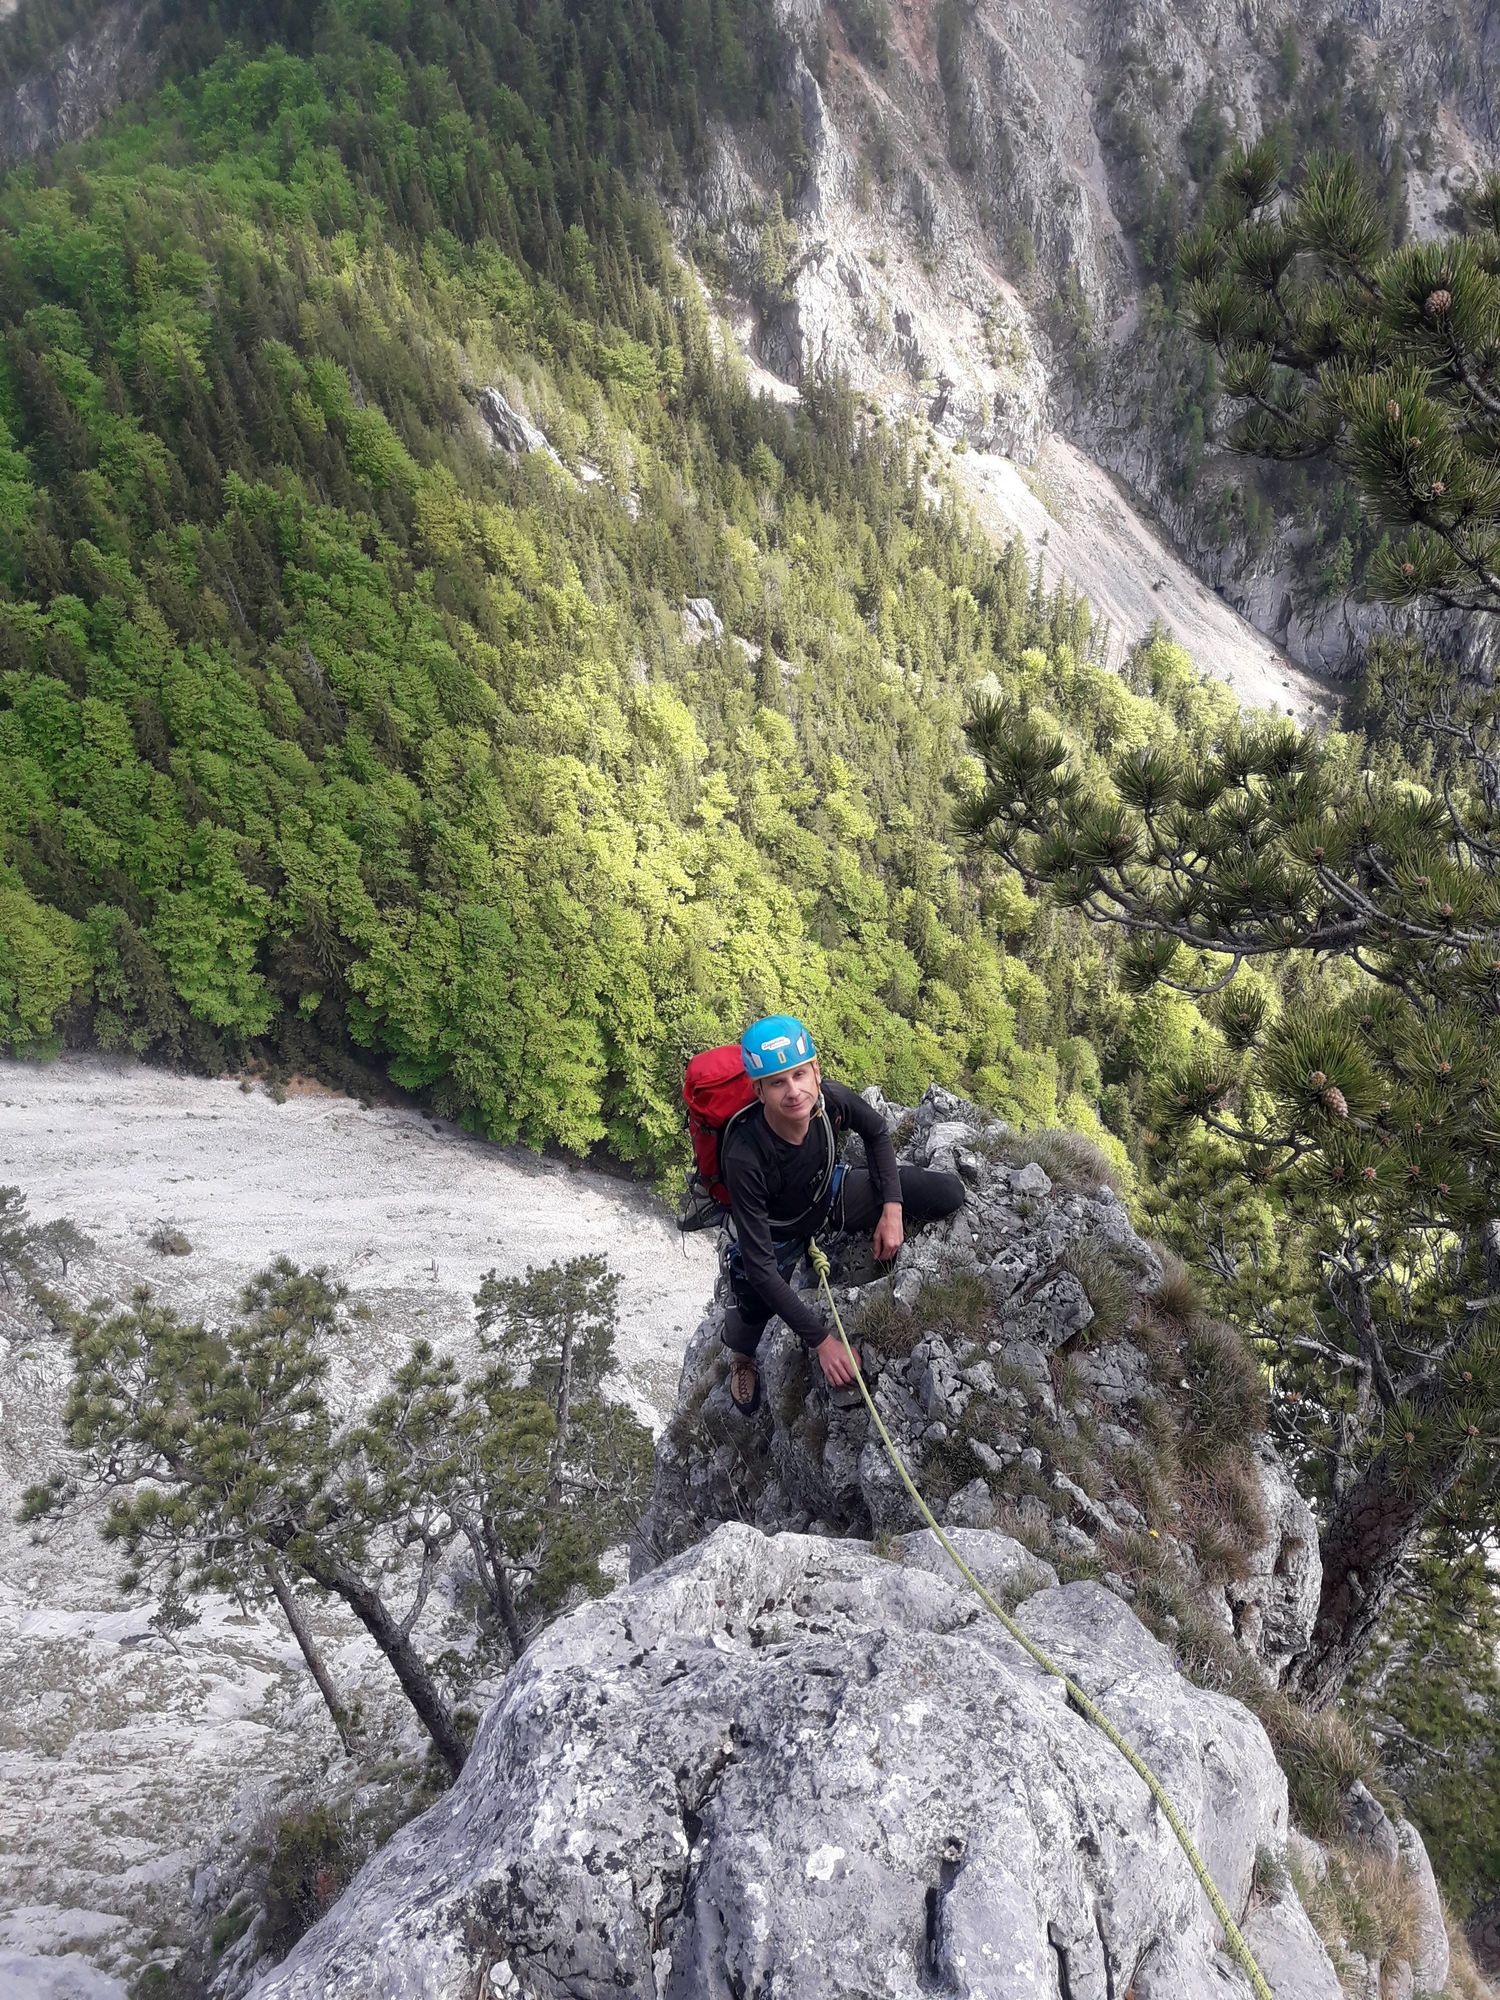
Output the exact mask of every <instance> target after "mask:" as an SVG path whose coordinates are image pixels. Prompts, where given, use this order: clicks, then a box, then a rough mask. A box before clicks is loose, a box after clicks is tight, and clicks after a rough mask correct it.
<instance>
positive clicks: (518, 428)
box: [478, 389, 562, 465]
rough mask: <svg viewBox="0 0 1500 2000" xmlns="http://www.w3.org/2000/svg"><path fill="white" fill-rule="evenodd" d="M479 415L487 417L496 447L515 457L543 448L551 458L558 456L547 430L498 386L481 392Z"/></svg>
mask: <svg viewBox="0 0 1500 2000" xmlns="http://www.w3.org/2000/svg"><path fill="white" fill-rule="evenodd" d="M478 400H479V414H480V415H481V416H482V417H483V418H484V422H485V427H486V429H487V430H488V432H489V435H490V442H491V443H492V444H493V445H494V446H495V448H496V450H498V451H503V452H506V453H508V454H509V455H510V457H512V458H524V457H525V456H526V455H527V454H528V453H530V452H533V451H540V452H543V453H545V455H546V456H547V457H548V458H551V459H556V460H557V463H558V464H559V465H561V463H562V460H561V459H560V458H558V456H557V453H556V452H555V451H554V450H553V448H552V446H551V444H550V443H549V442H548V439H547V434H546V432H545V431H543V430H540V429H538V427H537V426H536V425H535V424H534V423H533V422H532V421H531V419H530V417H528V416H527V415H526V413H525V412H524V411H523V410H518V409H517V408H516V406H515V404H514V403H512V402H510V401H509V400H508V399H507V398H506V397H505V396H503V395H502V394H501V393H500V391H499V390H498V389H481V390H480V391H479V398H478Z"/></svg>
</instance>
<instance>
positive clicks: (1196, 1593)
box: [633, 1089, 1321, 1678]
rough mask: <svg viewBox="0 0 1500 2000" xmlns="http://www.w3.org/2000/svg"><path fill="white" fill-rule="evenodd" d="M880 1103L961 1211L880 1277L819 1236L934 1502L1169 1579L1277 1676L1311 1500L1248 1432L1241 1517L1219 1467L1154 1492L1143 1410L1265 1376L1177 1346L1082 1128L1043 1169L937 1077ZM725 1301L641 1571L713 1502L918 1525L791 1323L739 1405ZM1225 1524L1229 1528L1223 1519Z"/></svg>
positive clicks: (1126, 1588)
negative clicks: (1226, 1514) (1218, 1374)
mask: <svg viewBox="0 0 1500 2000" xmlns="http://www.w3.org/2000/svg"><path fill="white" fill-rule="evenodd" d="M872 1099H873V1100H874V1101H877V1102H881V1100H879V1098H878V1094H876V1093H872ZM884 1109H885V1114H886V1118H887V1122H888V1123H889V1124H890V1125H891V1127H892V1128H893V1129H894V1131H895V1133H896V1135H897V1141H898V1154H899V1155H900V1157H902V1158H903V1159H905V1160H909V1161H911V1162H912V1163H914V1164H917V1165H922V1166H928V1167H937V1168H942V1169H945V1170H947V1171H950V1172H951V1171H957V1172H958V1173H959V1174H960V1175H961V1176H962V1177H963V1179H964V1180H965V1181H966V1183H967V1185H968V1188H969V1197H968V1201H967V1203H966V1205H965V1208H964V1209H963V1210H962V1211H960V1213H959V1214H958V1215H956V1216H955V1217H953V1218H952V1219H951V1220H950V1221H948V1222H946V1223H941V1224H937V1225H934V1226H933V1227H931V1228H929V1229H928V1230H926V1231H923V1232H920V1233H917V1234H915V1235H914V1236H913V1238H912V1239H911V1241H910V1242H909V1243H908V1245H907V1246H906V1248H905V1249H904V1250H903V1252H902V1256H901V1260H900V1263H899V1264H898V1266H897V1269H896V1274H895V1276H894V1279H887V1278H882V1279H879V1280H878V1281H876V1282H866V1283H857V1282H856V1283H849V1282H847V1280H848V1279H850V1278H854V1279H859V1278H865V1279H873V1278H874V1273H873V1270H871V1269H865V1270H863V1271H862V1270H860V1269H859V1266H860V1265H861V1263H866V1264H867V1262H868V1255H869V1246H868V1243H867V1242H865V1241H859V1242H853V1241H848V1242H842V1243H840V1242H837V1241H835V1242H832V1243H831V1244H830V1245H829V1247H830V1249H831V1251H832V1252H833V1254H834V1257H835V1262H836V1264H842V1265H843V1266H844V1273H845V1280H846V1281H845V1282H843V1283H841V1284H840V1285H839V1286H838V1287H837V1292H836V1295H837V1297H838V1300H839V1305H840V1311H841V1312H842V1314H843V1316H844V1319H845V1323H846V1325H847V1326H848V1327H849V1328H850V1330H851V1333H852V1334H853V1335H854V1337H856V1338H858V1339H859V1340H860V1341H861V1344H862V1349H863V1354H864V1360H865V1368H866V1374H867V1377H868V1378H869V1379H870V1380H871V1381H872V1383H873V1393H874V1397H875V1402H876V1406H877V1408H878V1409H879V1410H880V1413H881V1416H882V1417H883V1419H884V1421H885V1423H886V1426H887V1428H888V1429H889V1431H890V1432H891V1435H892V1437H893V1438H894V1439H895V1442H896V1445H897V1448H898V1449H899V1451H900V1452H901V1454H902V1456H903V1457H904V1458H905V1460H906V1462H907V1464H908V1465H909V1467H910V1468H911V1471H912V1474H913V1476H914V1478H915V1479H916V1481H917V1484H918V1486H919V1487H920V1488H921V1490H922V1491H923V1493H924V1494H925V1495H926V1497H927V1498H928V1500H929V1501H930V1502H931V1503H932V1504H933V1505H934V1506H935V1508H936V1509H937V1510H938V1512H939V1516H940V1518H941V1519H942V1520H943V1521H944V1522H945V1524H947V1523H953V1524H957V1525H961V1526H967V1527H987V1526H992V1525H994V1524H996V1523H997V1522H1000V1523H1001V1524H1002V1525H1009V1526H1011V1527H1014V1528H1016V1529H1017V1530H1018V1531H1020V1532H1024V1533H1026V1535H1027V1538H1028V1540H1032V1541H1035V1542H1036V1543H1037V1544H1038V1545H1039V1546H1040V1547H1042V1548H1043V1550H1044V1552H1045V1553H1047V1554H1048V1555H1050V1556H1052V1558H1053V1559H1054V1560H1057V1559H1059V1558H1066V1559H1068V1560H1070V1561H1073V1562H1075V1563H1077V1564H1078V1565H1079V1566H1080V1567H1081V1568H1084V1569H1089V1570H1092V1571H1093V1573H1095V1574H1098V1573H1100V1572H1103V1573H1106V1574H1108V1575H1109V1576H1110V1579H1111V1582H1112V1583H1113V1585H1114V1586H1115V1587H1116V1588H1118V1589H1119V1590H1120V1591H1121V1592H1122V1593H1125V1594H1127V1595H1128V1594H1131V1593H1132V1592H1133V1591H1134V1590H1135V1589H1136V1587H1137V1584H1139V1585H1140V1586H1141V1587H1149V1588H1159V1587H1160V1586H1161V1584H1162V1583H1163V1580H1164V1579H1165V1580H1171V1581H1172V1582H1173V1583H1174V1584H1175V1586H1176V1587H1178V1588H1180V1589H1183V1590H1186V1591H1187V1592H1188V1593H1189V1594H1190V1595H1191V1597H1192V1598H1193V1600H1194V1602H1195V1603H1197V1604H1198V1605H1199V1606H1200V1608H1201V1610H1202V1612H1203V1614H1204V1615H1205V1616H1207V1617H1209V1618H1211V1619H1212V1620H1213V1622H1214V1623H1215V1625H1216V1626H1217V1627H1218V1629H1219V1631H1220V1632H1221V1633H1222V1635H1223V1637H1224V1638H1225V1639H1226V1640H1235V1641H1238V1644H1239V1646H1240V1648H1241V1649H1242V1650H1243V1652H1244V1653H1245V1654H1246V1655H1247V1656H1248V1657H1250V1658H1252V1659H1254V1660H1255V1661H1257V1662H1258V1663H1259V1664H1260V1665H1261V1667H1262V1669H1263V1670H1264V1671H1265V1673H1266V1674H1267V1676H1268V1677H1271V1678H1275V1677H1276V1676H1278V1675H1279V1674H1280V1673H1281V1671H1282V1670H1283V1669H1284V1668H1285V1666H1286V1665H1287V1664H1288V1662H1289V1661H1290V1660H1291V1658H1292V1657H1293V1655H1294V1654H1296V1653H1297V1652H1298V1651H1299V1650H1300V1649H1301V1648H1302V1647H1303V1646H1304V1645H1305V1644H1306V1642H1307V1638H1308V1635H1309V1633H1310V1631H1311V1629H1312V1621H1313V1617H1314V1614H1315V1612H1316V1609H1317V1601H1318V1590H1319V1585H1320V1581H1321V1569H1320V1565H1319V1561H1318V1541H1317V1531H1316V1526H1315V1523H1314V1521H1313V1518H1312V1515H1311V1512H1310V1510H1309V1508H1308V1506H1307V1503H1306V1502H1305V1501H1304V1500H1303V1499H1302V1497H1301V1495H1300V1494H1299V1493H1298V1492H1297V1490H1296V1487H1295V1486H1294V1485H1293V1483H1292V1481H1291V1479H1290V1478H1289V1477H1288V1475H1287V1473H1286V1471H1285V1469H1284V1468H1283V1467H1282V1466H1281V1465H1280V1464H1279V1462H1278V1461H1277V1459H1276V1457H1275V1455H1274V1453H1273V1452H1272V1451H1271V1450H1270V1449H1269V1447H1268V1446H1267V1445H1266V1444H1265V1443H1264V1441H1261V1442H1260V1443H1258V1444H1255V1445H1254V1446H1253V1447H1252V1443H1251V1441H1250V1440H1248V1439H1246V1440H1244V1441H1243V1443H1242V1445H1241V1447H1240V1448H1239V1449H1238V1457H1237V1460H1236V1463H1237V1465H1238V1474H1237V1489H1236V1491H1237V1495H1238V1497H1237V1499H1236V1500H1235V1503H1234V1520H1233V1521H1232V1522H1230V1521H1227V1520H1219V1519H1218V1518H1217V1516H1216V1515H1215V1512H1214V1509H1215V1507H1216V1506H1218V1505H1220V1504H1221V1503H1222V1504H1225V1505H1227V1504H1228V1503H1227V1502H1224V1501H1223V1494H1222V1491H1221V1489H1220V1488H1218V1487H1215V1485H1214V1483H1213V1482H1212V1481H1208V1480H1206V1479H1205V1480H1203V1481H1200V1482H1198V1483H1197V1484H1196V1485H1194V1486H1193V1487H1192V1488H1191V1490H1189V1491H1188V1492H1187V1494H1186V1500H1185V1501H1184V1500H1174V1499H1173V1498H1171V1497H1170V1496H1167V1495H1164V1494H1163V1493H1162V1492H1161V1491H1160V1490H1159V1489H1158V1487H1157V1486H1156V1484H1155V1483H1154V1482H1153V1480H1152V1478H1151V1476H1150V1474H1149V1471H1148V1470H1147V1468H1146V1467H1145V1466H1144V1464H1143V1459H1142V1455H1141V1452H1140V1450H1139V1445H1140V1440H1141V1435H1142V1431H1143V1429H1144V1428H1145V1427H1146V1426H1147V1425H1148V1424H1155V1425H1158V1426H1160V1425H1162V1424H1164V1423H1173V1424H1178V1425H1181V1426H1182V1427H1184V1428H1190V1427H1191V1426H1193V1425H1195V1424H1197V1425H1199V1426H1200V1427H1201V1424H1202V1423H1203V1421H1204V1415H1203V1413H1204V1411H1205V1410H1207V1409H1208V1408H1210V1407H1211V1406H1212V1402H1213V1398H1214V1397H1215V1396H1217V1395H1219V1394H1220V1393H1221V1387H1220V1386H1216V1385H1215V1384H1214V1383H1213V1382H1212V1380H1210V1379H1208V1371H1210V1370H1217V1369H1224V1370H1227V1371H1228V1390H1233V1388H1234V1371H1235V1370H1236V1369H1237V1368H1239V1369H1248V1370H1249V1373H1250V1375H1251V1376H1252V1377H1253V1376H1254V1368H1253V1364H1251V1363H1249V1362H1248V1361H1247V1360H1246V1359H1245V1358H1244V1357H1243V1355H1240V1356H1239V1359H1238V1360H1236V1355H1237V1353H1238V1349H1237V1348H1236V1347H1235V1346H1234V1345H1233V1336H1232V1335H1230V1334H1228V1333H1227V1332H1221V1333H1220V1334H1219V1335H1218V1336H1217V1344H1209V1345H1207V1346H1205V1348H1204V1349H1203V1352H1202V1354H1201V1355H1199V1356H1198V1358H1196V1359H1193V1358H1188V1359H1184V1358H1183V1353H1182V1349H1181V1342H1182V1340H1183V1337H1184V1336H1183V1332H1182V1329H1181V1328H1180V1327H1178V1328H1176V1329H1175V1330H1174V1328H1173V1326H1172V1324H1171V1322H1170V1321H1167V1320H1165V1319H1164V1318H1163V1316H1162V1315H1161V1314H1160V1313H1159V1311H1158V1310H1157V1308H1156V1307H1155V1305H1154V1304H1153V1298H1154V1294H1155V1293H1156V1290H1157V1288H1158V1287H1159V1285H1160V1283H1161V1279H1162V1266H1161V1261H1160V1259H1159V1257H1158V1256H1157V1253H1156V1252H1155V1251H1154V1250H1152V1249H1151V1248H1150V1247H1149V1246H1148V1245H1147V1244H1146V1243H1144V1242H1143V1241H1142V1240H1141V1239H1140V1237H1139V1236H1137V1235H1136V1233H1135V1231H1134V1230H1133V1229H1132V1227H1131V1225H1130V1221H1129V1218H1128V1217H1127V1215H1126V1212H1125V1209H1124V1206H1123V1204H1122V1203H1121V1201H1120V1200H1119V1198H1118V1196H1117V1195H1116V1194H1115V1192H1114V1190H1113V1189H1112V1188H1111V1187H1110V1186H1108V1185H1107V1184H1106V1183H1104V1182H1102V1181H1101V1180H1100V1179H1099V1178H1098V1174H1099V1171H1100V1170H1101V1169H1102V1168H1103V1166H1104V1163H1103V1162H1102V1161H1099V1160H1098V1158H1097V1156H1096V1155H1095V1156H1091V1154H1090V1152H1089V1150H1088V1149H1083V1150H1082V1151H1080V1150H1079V1149H1078V1147H1077V1145H1076V1142H1074V1143H1073V1144H1072V1145H1071V1147H1070V1145H1069V1143H1068V1142H1067V1141H1066V1140H1063V1139H1060V1140H1057V1141H1055V1142H1054V1144H1053V1149H1052V1151H1051V1152H1050V1153H1049V1155H1048V1157H1050V1158H1052V1162H1053V1169H1054V1172H1056V1173H1058V1174H1059V1176H1060V1178H1059V1180H1058V1181H1057V1182H1056V1183H1054V1181H1053V1179H1052V1177H1051V1176H1050V1175H1049V1173H1048V1172H1047V1170H1046V1168H1045V1167H1044V1166H1043V1165H1042V1164H1041V1163H1040V1162H1039V1161H1038V1160H1034V1159H1033V1160H1022V1159H1019V1158H1018V1157H1017V1153H1018V1150H1020V1149H1017V1148H1015V1147H1011V1148H1009V1157H1007V1141H1006V1135H1005V1128H1004V1127H1003V1126H1002V1125H1000V1124H999V1123H998V1122H997V1121H995V1120H992V1119H987V1118H986V1117H984V1116H983V1114H981V1113H979V1112H977V1111H976V1110H974V1108H973V1107H972V1106H969V1105H966V1104H963V1103H961V1102H960V1101H959V1100H958V1099H957V1098H954V1097H952V1096H951V1095H950V1094H949V1093H948V1092H946V1091H944V1090H940V1089H934V1090H932V1091H929V1093H928V1095H927V1097H926V1098H925V1099H924V1100H923V1102H922V1104H921V1105H920V1106H919V1107H918V1109H917V1110H916V1111H915V1113H907V1112H904V1111H902V1110H901V1109H900V1108H899V1107H895V1106H885V1107H884ZM1091 1158H1092V1161H1093V1163H1094V1164H1091ZM1091 1173H1092V1176H1093V1178H1092V1180H1091V1179H1090V1178H1089V1176H1090V1174H1091ZM806 1276H807V1274H806V1273H805V1272H804V1278H806ZM727 1305H728V1296H727V1292H726V1291H725V1290H724V1288H723V1283H722V1280H721V1286H720V1294H719V1296H718V1297H717V1298H716V1299H715V1301H714V1303H713V1305H712V1306H711V1307H710V1310H709V1312H708V1314H707V1315H706V1317H705V1318H704V1320H703V1321H702V1323H701V1324H700V1325H699V1327H698V1328H697V1331H696V1332H695V1333H694V1335H693V1337H692V1339H691V1341H690V1342H689V1345H688V1351H687V1355H686V1358H685V1360H684V1363H683V1371H682V1380H681V1383H680V1385H679V1390H678V1408H677V1415H676V1416H675V1417H674V1419H673V1421H672V1422H671V1423H670V1424H669V1425H668V1426H667V1429H666V1431H665V1432H664V1433H663V1435H662V1437H661V1439H660V1441H659V1443H658V1447H657V1466H656V1479H655V1485H654V1489H653V1494H652V1499H651V1504H650V1507H649V1509H648V1511H647V1513H646V1516H645V1519H644V1521H643V1523H642V1527H641V1531H640V1534H639V1537H638V1540H637V1546H636V1549H635V1553H634V1562H633V1567H634V1570H635V1572H636V1573H637V1574H639V1573H641V1572H642V1571H643V1570H644V1569H645V1568H647V1567H649V1565H650V1564H652V1563H653V1562H656V1561H660V1560H661V1559H662V1558H663V1557H666V1556H671V1555H675V1554H676V1553H677V1552H678V1551H680V1550H681V1549H683V1548H686V1547H688V1546H689V1545H690V1544H691V1543H693V1542H694V1541H697V1540H698V1539H700V1538H701V1537H702V1536H703V1535H705V1534H707V1533H709V1532H711V1531H712V1529H713V1528H714V1527H716V1526H717V1525H718V1524H719V1523H720V1522H723V1521H737V1520H747V1521H752V1522H754V1524H755V1525H756V1526H757V1527H760V1528H764V1529H767V1530H778V1529H793V1530H809V1529H811V1530H813V1531H815V1532H820V1533H826V1534H837V1535H849V1534H853V1535H858V1536H875V1535H881V1534H887V1533H904V1532H906V1531H908V1530H911V1529H913V1528H916V1527H918V1526H920V1525H921V1523H920V1517H919V1515H918V1514H917V1512H916V1509H915V1508H914V1506H913V1503H912V1501H911V1499H910V1497H909V1495H908V1494H907V1492H906V1490H905V1488H904V1487H903V1486H902V1484H901V1482H900V1480H899V1478H898V1476H897V1474H896V1473H895V1472H894V1470H893V1469H892V1467H891V1464H890V1461H889V1460H888V1458H887V1456H886V1454H885V1451H884V1448H883V1447H882V1445H881V1442H880V1439H879V1436H878V1434H877V1433H876V1431H875V1428H874V1426H873V1425H872V1424H871V1423H870V1421H869V1417H868V1415H867V1413H866V1411H865V1410H864V1408H863V1406H862V1405H861V1406H858V1407H856V1408H854V1409H852V1410H848V1411H841V1410H837V1409H834V1408H831V1407H830V1406H829V1404H828V1401H827V1398H826V1396H825V1394H824V1393H823V1389H822V1386H821V1384H822V1375H821V1369H820V1368H819V1367H818V1364H817V1363H816V1362H815V1361H811V1362H810V1361H809V1358H808V1357H807V1355H806V1354H805V1352H804V1350H803V1349H802V1347H801V1345H800V1344H799V1343H798V1342H797V1341H796V1340H795V1339H794V1338H793V1337H792V1335H791V1334H789V1333H788V1332H787V1331H786V1329H785V1328H784V1327H782V1325H781V1323H780V1321H773V1322H772V1325H771V1328H770V1329H769V1330H768V1332H767V1335H766V1338H765V1339H764V1341H763V1342H762V1345H761V1351H760V1359H761V1365H762V1379H763V1385H764V1393H763V1397H762V1405H761V1408H760V1410H759V1412H758V1413H757V1415H756V1416H755V1417H754V1418H753V1419H748V1420H747V1419H745V1418H743V1417H741V1416H740V1414H739V1413H738V1412H737V1411H736V1410H735V1409H734V1406H733V1404H732V1403H731V1402H730V1400H729V1392H728V1384H727V1379H726V1369H725V1359H724V1351H723V1348H722V1346H721V1342H720V1334H721V1331H722V1326H723V1317H724V1311H725V1309H726V1307H727ZM1224 1343H1230V1345H1229V1346H1228V1347H1226V1346H1225V1345H1224ZM1195 1352H1196V1350H1195ZM1185 1371H1188V1372H1185ZM1195 1376H1196V1379H1195ZM1226 1392H1227V1391H1226ZM1174 1412H1175V1414H1174ZM1189 1441H1190V1442H1191V1441H1192V1440H1191V1438H1190V1440H1189ZM1231 1529H1232V1530H1233V1533H1234V1534H1235V1535H1237V1537H1238V1539H1237V1541H1236V1542H1235V1545H1234V1547H1233V1548H1232V1549H1225V1548H1223V1547H1222V1546H1220V1545H1219V1543H1218V1542H1217V1541H1215V1539H1214V1538H1215V1537H1216V1536H1221V1535H1222V1534H1225V1533H1229V1532H1230V1531H1231ZM1132 1579H1134V1580H1132Z"/></svg>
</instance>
